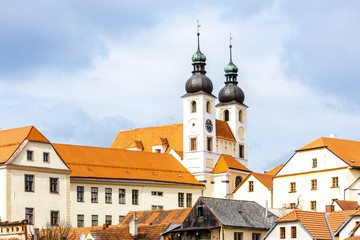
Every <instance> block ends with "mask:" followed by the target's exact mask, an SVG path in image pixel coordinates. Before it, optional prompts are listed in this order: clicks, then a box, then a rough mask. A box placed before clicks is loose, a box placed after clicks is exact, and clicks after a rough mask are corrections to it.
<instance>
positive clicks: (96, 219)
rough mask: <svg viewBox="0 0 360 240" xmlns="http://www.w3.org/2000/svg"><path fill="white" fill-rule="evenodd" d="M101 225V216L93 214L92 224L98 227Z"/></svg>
mask: <svg viewBox="0 0 360 240" xmlns="http://www.w3.org/2000/svg"><path fill="white" fill-rule="evenodd" d="M98 225H99V216H98V215H91V226H92V227H96V226H98Z"/></svg>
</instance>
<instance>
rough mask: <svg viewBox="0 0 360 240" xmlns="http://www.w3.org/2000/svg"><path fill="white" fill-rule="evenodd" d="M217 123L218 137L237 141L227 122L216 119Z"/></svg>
mask: <svg viewBox="0 0 360 240" xmlns="http://www.w3.org/2000/svg"><path fill="white" fill-rule="evenodd" d="M215 125H216V137H218V138H222V139H225V140H230V141H236V139H235V137H234V135H233V134H232V132H231V130H230V128H229V125H228V124H227V122H225V121H221V120H218V119H216V124H215Z"/></svg>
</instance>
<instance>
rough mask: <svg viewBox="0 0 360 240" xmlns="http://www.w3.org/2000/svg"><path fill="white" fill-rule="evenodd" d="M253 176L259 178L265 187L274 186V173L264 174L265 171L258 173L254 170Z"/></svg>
mask: <svg viewBox="0 0 360 240" xmlns="http://www.w3.org/2000/svg"><path fill="white" fill-rule="evenodd" d="M252 173H253V176H254V177H255V178H256V179H257V180H259V181H260V182H261V183H262V184H263V185H264V186H265V187H267V188H268V189H271V188H273V177H274V176H273V175H270V174H266V173H265V174H263V173H256V172H252Z"/></svg>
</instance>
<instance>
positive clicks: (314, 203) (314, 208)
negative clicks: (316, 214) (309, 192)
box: [310, 201, 316, 211]
mask: <svg viewBox="0 0 360 240" xmlns="http://www.w3.org/2000/svg"><path fill="white" fill-rule="evenodd" d="M310 209H311V210H313V211H316V201H310Z"/></svg>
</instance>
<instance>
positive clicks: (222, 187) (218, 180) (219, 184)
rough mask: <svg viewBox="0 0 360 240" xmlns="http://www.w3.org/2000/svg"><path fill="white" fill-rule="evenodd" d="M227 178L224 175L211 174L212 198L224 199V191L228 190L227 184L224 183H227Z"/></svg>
mask: <svg viewBox="0 0 360 240" xmlns="http://www.w3.org/2000/svg"><path fill="white" fill-rule="evenodd" d="M228 180H229V178H228V176H227V175H226V173H219V174H213V181H214V184H212V188H213V191H212V196H213V197H215V198H224V197H225V196H226V193H227V192H226V190H227V188H228V184H227V183H226V181H228Z"/></svg>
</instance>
